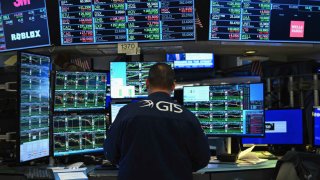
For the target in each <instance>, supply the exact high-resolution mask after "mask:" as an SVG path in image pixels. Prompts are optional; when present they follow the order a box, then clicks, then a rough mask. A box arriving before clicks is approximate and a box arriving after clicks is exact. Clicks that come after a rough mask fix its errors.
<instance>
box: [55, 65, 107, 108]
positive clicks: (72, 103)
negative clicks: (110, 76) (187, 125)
mask: <svg viewBox="0 0 320 180" xmlns="http://www.w3.org/2000/svg"><path fill="white" fill-rule="evenodd" d="M106 83H107V74H106V73H95V72H61V71H58V72H57V74H56V83H55V103H54V110H55V111H78V110H99V109H105V106H106V93H107V86H106Z"/></svg>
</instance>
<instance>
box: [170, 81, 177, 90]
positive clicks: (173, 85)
mask: <svg viewBox="0 0 320 180" xmlns="http://www.w3.org/2000/svg"><path fill="white" fill-rule="evenodd" d="M174 88H176V81H174V82H173V84H172V86H171V91H174Z"/></svg>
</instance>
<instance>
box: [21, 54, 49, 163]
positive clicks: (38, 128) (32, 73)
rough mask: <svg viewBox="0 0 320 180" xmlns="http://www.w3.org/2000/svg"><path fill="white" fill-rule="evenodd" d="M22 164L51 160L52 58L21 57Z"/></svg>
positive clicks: (26, 55)
mask: <svg viewBox="0 0 320 180" xmlns="http://www.w3.org/2000/svg"><path fill="white" fill-rule="evenodd" d="M20 70H21V74H20V121H19V124H20V138H19V140H20V162H25V161H29V160H33V159H37V158H41V157H45V156H49V112H50V71H51V60H50V57H47V56H41V55H35V54H31V53H21V54H20Z"/></svg>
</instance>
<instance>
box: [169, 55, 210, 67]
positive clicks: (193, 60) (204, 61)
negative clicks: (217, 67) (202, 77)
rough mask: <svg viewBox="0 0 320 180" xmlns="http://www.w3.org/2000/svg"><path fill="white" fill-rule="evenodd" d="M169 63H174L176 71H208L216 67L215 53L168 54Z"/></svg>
mask: <svg viewBox="0 0 320 180" xmlns="http://www.w3.org/2000/svg"><path fill="white" fill-rule="evenodd" d="M167 62H173V67H174V69H206V68H211V69H212V68H213V67H214V54H213V53H176V54H167Z"/></svg>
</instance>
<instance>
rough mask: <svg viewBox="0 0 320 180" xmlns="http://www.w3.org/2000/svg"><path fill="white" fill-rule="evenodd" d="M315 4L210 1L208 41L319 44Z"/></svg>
mask: <svg viewBox="0 0 320 180" xmlns="http://www.w3.org/2000/svg"><path fill="white" fill-rule="evenodd" d="M319 5H320V3H319V2H318V1H305V0H303V1H298V0H293V1H287V0H275V1H253V0H248V1H221V0H210V17H209V24H210V26H209V40H220V41H221V40H223V41H226V40H227V41H257V42H308V43H319V42H320V34H319V33H314V32H315V31H314V30H315V29H317V27H318V23H317V20H318V19H319V15H320V11H319Z"/></svg>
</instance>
